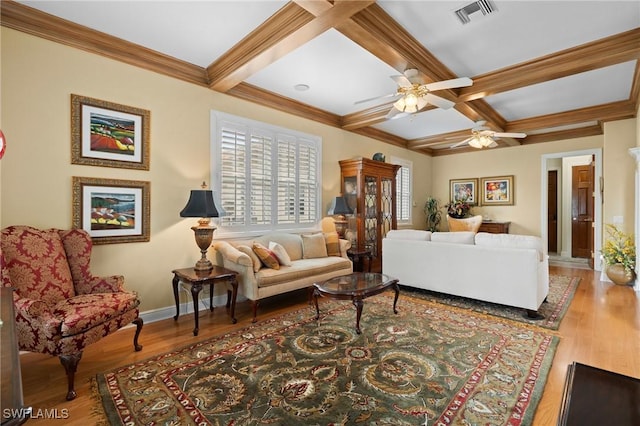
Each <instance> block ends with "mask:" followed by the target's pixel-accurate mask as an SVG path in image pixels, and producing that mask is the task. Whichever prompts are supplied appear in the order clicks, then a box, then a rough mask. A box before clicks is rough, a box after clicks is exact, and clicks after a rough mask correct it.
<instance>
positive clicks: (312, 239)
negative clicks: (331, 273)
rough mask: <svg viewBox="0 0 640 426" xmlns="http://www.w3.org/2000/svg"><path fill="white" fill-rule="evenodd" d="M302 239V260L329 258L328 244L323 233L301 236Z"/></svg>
mask: <svg viewBox="0 0 640 426" xmlns="http://www.w3.org/2000/svg"><path fill="white" fill-rule="evenodd" d="M301 237H302V258H303V259H316V258H318V257H327V244H326V242H325V240H324V235H323V234H322V232H318V233H315V234H308V235H301Z"/></svg>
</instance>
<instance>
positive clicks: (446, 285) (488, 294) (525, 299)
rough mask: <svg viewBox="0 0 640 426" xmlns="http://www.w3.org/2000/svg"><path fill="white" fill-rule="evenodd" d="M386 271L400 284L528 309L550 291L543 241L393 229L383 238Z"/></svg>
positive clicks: (534, 310) (530, 312)
mask: <svg viewBox="0 0 640 426" xmlns="http://www.w3.org/2000/svg"><path fill="white" fill-rule="evenodd" d="M382 272H383V273H385V274H387V275H390V276H392V277H395V278H398V279H399V281H400V284H402V285H405V286H409V287H417V288H422V289H425V290H431V291H435V292H439V293H446V294H450V295H455V296H462V297H468V298H471V299H476V300H482V301H486V302H492V303H498V304H502V305H508V306H515V307H519V308H523V309H526V310H527V313H528V315H529V316H530V317H537V316H539V315H538V313H537V310H538V308H539V307H540V305H541V304H542V302H543V301H544V300H545V298H546V297H547V294H548V293H549V262H548V256H547V253H546V250H545V247H544V246H543V244H542V239H541V238H539V237H536V236H530V235H514V234H489V233H486V232H479V233H477V234H476V233H473V232H433V233H432V232H430V231H421V230H409V229H405V230H393V231H390V232H389V233H387V235H386V237H385V238H384V239H383V240H382Z"/></svg>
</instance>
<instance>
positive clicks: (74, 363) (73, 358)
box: [58, 352, 82, 401]
mask: <svg viewBox="0 0 640 426" xmlns="http://www.w3.org/2000/svg"><path fill="white" fill-rule="evenodd" d="M58 358H60V363H61V364H62V366H63V367H64V370H65V371H66V372H67V401H71V400H72V399H75V397H76V390H75V387H74V382H75V376H76V370H77V369H78V363H79V362H80V358H82V352H78V353H76V354H71V355H60V356H59V357H58Z"/></svg>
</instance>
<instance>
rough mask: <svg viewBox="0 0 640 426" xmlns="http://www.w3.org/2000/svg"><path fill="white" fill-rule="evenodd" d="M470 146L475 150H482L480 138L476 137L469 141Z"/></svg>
mask: <svg viewBox="0 0 640 426" xmlns="http://www.w3.org/2000/svg"><path fill="white" fill-rule="evenodd" d="M469 146H471V147H473V148H478V149H480V148H482V143H481V142H480V138H478V137H474V138H472V139H471V140H470V141H469Z"/></svg>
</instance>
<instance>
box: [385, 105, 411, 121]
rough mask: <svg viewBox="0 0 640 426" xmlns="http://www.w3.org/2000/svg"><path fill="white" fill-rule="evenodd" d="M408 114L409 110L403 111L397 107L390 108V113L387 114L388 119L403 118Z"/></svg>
mask: <svg viewBox="0 0 640 426" xmlns="http://www.w3.org/2000/svg"><path fill="white" fill-rule="evenodd" d="M406 115H409V113H407V112H402V111H400V110H398V109H397V108H396V107H393V108H391V109H390V110H389V113H388V114H387V115H386V116H385V118H386V119H387V120H395V119H398V118H402V117H404V116H406Z"/></svg>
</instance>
